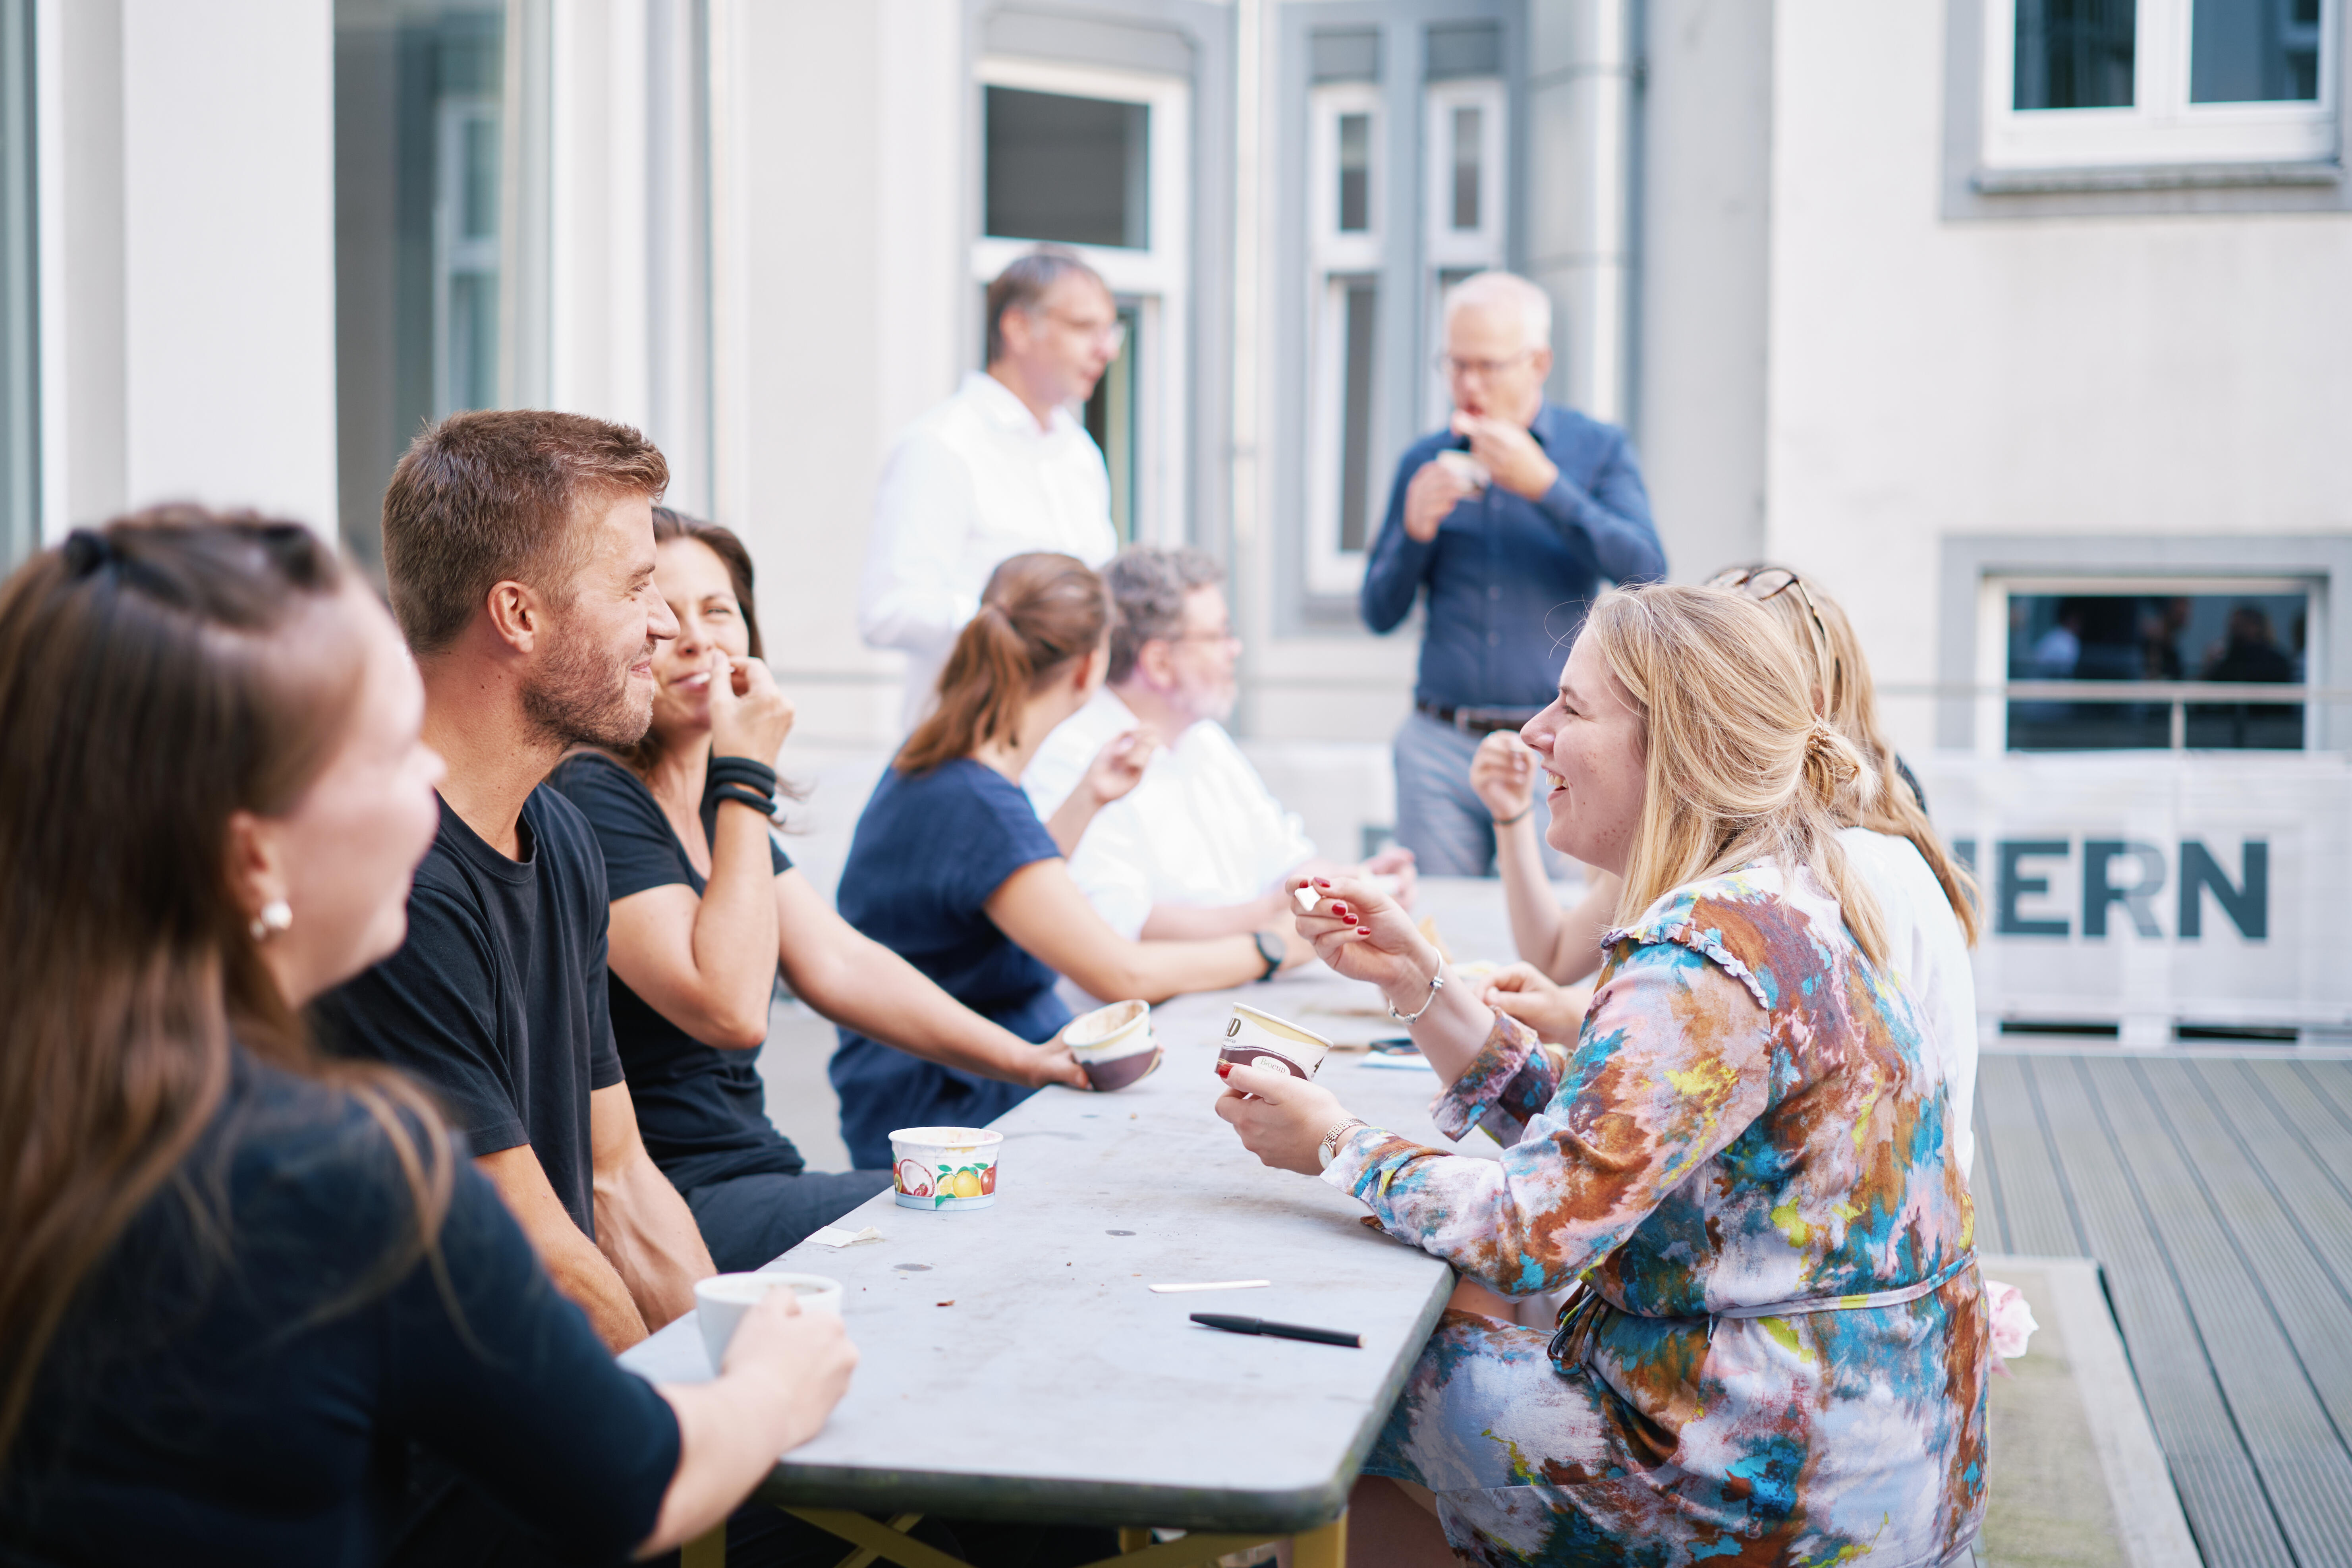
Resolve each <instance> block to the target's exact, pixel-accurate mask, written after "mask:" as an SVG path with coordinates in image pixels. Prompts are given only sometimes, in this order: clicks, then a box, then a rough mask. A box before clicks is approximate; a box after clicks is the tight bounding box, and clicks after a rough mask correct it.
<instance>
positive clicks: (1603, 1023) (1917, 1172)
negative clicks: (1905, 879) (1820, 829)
mask: <svg viewBox="0 0 2352 1568" xmlns="http://www.w3.org/2000/svg"><path fill="white" fill-rule="evenodd" d="M1604 946H1605V949H1606V961H1605V963H1604V965H1603V967H1602V970H1601V981H1600V985H1599V988H1598V990H1597V992H1596V993H1595V994H1594V997H1593V1000H1592V1005H1591V1009H1590V1011H1588V1013H1587V1014H1586V1016H1585V1022H1584V1028H1583V1032H1582V1034H1581V1035H1580V1037H1579V1038H1578V1041H1577V1044H1576V1046H1575V1048H1574V1049H1573V1050H1572V1051H1570V1050H1562V1049H1561V1048H1559V1047H1550V1046H1541V1045H1538V1043H1537V1042H1536V1040H1535V1038H1534V1037H1533V1036H1532V1035H1531V1034H1529V1033H1528V1031H1527V1030H1526V1029H1525V1028H1523V1027H1522V1026H1519V1025H1518V1024H1517V1023H1516V1022H1515V1021H1513V1020H1511V1019H1509V1018H1507V1017H1498V1018H1497V1019H1496V1026H1495V1031H1494V1033H1493V1035H1492V1036H1491V1037H1489V1038H1488V1039H1487V1041H1486V1046H1485V1047H1484V1049H1483V1050H1482V1051H1481V1053H1480V1055H1479V1057H1478V1058H1477V1059H1476V1060H1475V1062H1474V1063H1473V1064H1472V1065H1471V1067H1470V1068H1469V1069H1468V1070H1467V1071H1466V1072H1465V1073H1464V1074H1463V1076H1462V1078H1461V1079H1459V1081H1457V1082H1456V1083H1455V1084H1454V1086H1453V1087H1452V1088H1451V1089H1448V1090H1446V1091H1445V1092H1444V1094H1443V1095H1441V1096H1440V1097H1439V1099H1438V1101H1437V1103H1436V1105H1435V1107H1434V1108H1433V1109H1434V1112H1435V1115H1436V1119H1437V1123H1438V1125H1439V1127H1440V1128H1442V1129H1443V1130H1444V1131H1445V1132H1446V1133H1447V1135H1448V1136H1451V1137H1457V1138H1458V1137H1461V1136H1463V1135H1464V1134H1465V1133H1467V1132H1468V1131H1470V1130H1471V1129H1472V1128H1473V1127H1484V1128H1485V1129H1486V1131H1488V1132H1490V1133H1492V1134H1493V1135H1494V1136H1495V1138H1496V1140H1497V1141H1498V1142H1502V1143H1503V1144H1504V1145H1505V1146H1506V1147H1505V1150H1504V1153H1503V1156H1502V1158H1501V1160H1500V1161H1499V1162H1496V1161H1491V1160H1479V1159H1471V1158H1465V1157H1463V1156H1460V1155H1454V1154H1448V1153H1445V1152H1441V1151H1439V1150H1435V1149H1431V1148H1428V1147H1425V1146H1423V1145H1421V1144H1417V1143H1415V1142H1412V1141H1411V1140H1409V1139H1405V1138H1402V1137H1399V1136H1397V1135H1396V1134H1394V1133H1391V1132H1386V1131H1381V1130H1380V1129H1377V1128H1358V1129H1356V1130H1355V1131H1353V1132H1351V1133H1350V1134H1349V1136H1348V1137H1347V1138H1346V1139H1345V1140H1343V1141H1342V1142H1341V1145H1340V1148H1339V1153H1338V1155H1337V1157H1336V1158H1334V1160H1333V1161H1332V1163H1331V1165H1330V1168H1329V1169H1328V1171H1327V1172H1326V1173H1325V1177H1324V1179H1325V1180H1327V1181H1328V1182H1330V1183H1332V1184H1335V1185H1337V1186H1339V1187H1341V1188H1343V1189H1344V1190H1346V1191H1348V1192H1349V1193H1352V1194H1354V1195H1355V1196H1356V1197H1358V1198H1359V1199H1360V1200H1361V1201H1362V1202H1363V1203H1364V1204H1366V1205H1368V1206H1370V1209H1371V1210H1372V1213H1373V1215H1374V1220H1375V1222H1376V1223H1377V1224H1379V1225H1380V1226H1381V1227H1382V1228H1384V1229H1385V1230H1387V1231H1388V1232H1389V1233H1390V1234H1391V1235H1393V1236H1395V1237H1399V1238H1401V1239H1403V1240H1405V1241H1408V1242H1411V1243H1412V1244H1413V1245H1415V1246H1418V1247H1423V1248H1424V1249H1425V1250H1427V1251H1429V1252H1431V1253H1433V1254H1434V1255H1436V1256H1437V1257H1440V1258H1444V1259H1445V1260H1446V1261H1448V1262H1449V1263H1451V1264H1453V1265H1454V1268H1457V1269H1459V1270H1460V1271H1461V1272H1462V1273H1463V1274H1464V1275H1465V1276H1467V1277H1468V1278H1471V1279H1476V1280H1478V1281H1480V1282H1481V1283H1483V1284H1485V1285H1486V1286H1487V1287H1489V1288H1490V1289H1495V1290H1497V1291H1499V1292H1501V1293H1503V1294H1504V1295H1507V1296H1515V1297H1524V1296H1529V1295H1533V1294H1535V1293H1537V1292H1539V1291H1545V1290H1556V1289H1562V1288H1564V1287H1566V1286H1568V1285H1569V1284H1570V1283H1571V1282H1572V1281H1575V1280H1578V1279H1581V1280H1582V1281H1583V1282H1584V1286H1585V1289H1584V1291H1583V1292H1582V1293H1581V1294H1580V1296H1579V1297H1578V1298H1577V1299H1576V1300H1573V1301H1572V1302H1571V1303H1570V1305H1569V1306H1568V1307H1567V1308H1566V1309H1565V1310H1563V1311H1562V1313H1561V1325H1560V1329H1559V1332H1558V1333H1557V1334H1554V1335H1551V1336H1546V1335H1544V1334H1541V1333H1538V1332H1537V1331H1533V1330H1529V1329H1524V1328H1518V1327H1515V1326H1509V1325H1506V1324H1503V1323H1499V1322H1497V1321H1494V1320H1492V1319H1488V1318H1484V1317H1479V1316H1475V1315H1473V1314H1469V1313H1464V1312H1455V1311H1449V1312H1447V1313H1446V1314H1445V1316H1444V1319H1443V1320H1442V1321H1440V1324H1439V1326H1438V1330H1437V1332H1436V1333H1435V1334H1434V1335H1433V1337H1432V1339H1431V1341H1430V1343H1429V1346H1428V1348H1427V1349H1426V1350H1425V1351H1424V1352H1423V1355H1422V1358H1421V1361H1420V1363H1418V1364H1417V1365H1416V1367H1415V1368H1414V1370H1413V1372H1412V1375H1411V1377H1410V1378H1409V1380H1408V1381H1407V1384H1406V1386H1405V1390H1404V1394H1403V1395H1402V1398H1401V1399H1400V1400H1399V1401H1398V1404H1397V1407H1396V1410H1395V1412H1394V1413H1393V1414H1392V1415H1391V1417H1390V1419H1389V1424H1388V1426H1387V1428H1386V1430H1385V1431H1384V1432H1383V1433H1382V1435H1381V1439H1380V1441H1379V1443H1378V1444H1377V1445H1376V1447H1375V1448H1374V1450H1373V1454H1372V1458H1371V1460H1370V1463H1369V1464H1368V1465H1367V1466H1366V1469H1367V1472H1368V1473H1370V1474H1374V1475H1386V1476H1392V1477H1397V1478H1401V1479H1406V1480H1411V1481H1414V1482H1418V1483H1419V1484H1421V1485H1423V1486H1425V1487H1428V1488H1429V1489H1431V1490H1433V1492H1435V1493H1436V1494H1437V1502H1438V1514H1439V1519H1440V1521H1442V1522H1443V1524H1444V1528H1445V1533H1446V1537H1447V1540H1448V1541H1449V1542H1451V1543H1452V1545H1453V1546H1454V1550H1455V1551H1456V1552H1461V1553H1463V1554H1464V1555H1465V1557H1466V1558H1467V1559H1469V1560H1471V1561H1474V1562H1478V1563H1496V1564H1505V1563H1577V1562H1608V1563H1634V1564H1644V1565H1649V1564H1658V1565H1664V1564H1673V1563H1699V1562H1706V1563H1709V1564H1715V1563H1739V1564H1764V1563H1837V1562H1843V1561H1846V1560H1849V1559H1861V1558H1866V1559H1867V1560H1868V1561H1869V1562H1870V1563H1883V1564H1886V1565H1887V1568H1911V1565H1912V1564H1932V1563H1940V1562H1942V1561H1944V1560H1945V1559H1946V1558H1948V1557H1949V1556H1951V1555H1952V1554H1954V1553H1955V1552H1960V1551H1962V1550H1963V1549H1965V1548H1966V1547H1967V1546H1968V1545H1969V1542H1971V1541H1972V1540H1973V1539H1974V1538H1975V1535H1976V1532H1977V1527H1978V1524H1979V1521H1980V1519H1981V1517H1982V1513H1983V1506H1984V1505H1983V1488H1984V1435H1985V1426H1984V1379H1985V1374H1986V1370H1987V1354H1988V1345H1987V1331H1986V1315H1985V1307H1984V1300H1983V1294H1982V1287H1981V1285H1980V1283H1979V1279H1978V1277H1977V1271H1976V1268H1975V1266H1974V1265H1975V1257H1974V1254H1973V1252H1972V1251H1971V1245H1972V1232H1973V1229H1974V1218H1973V1214H1972V1211H1971V1208H1970V1205H1969V1196H1968V1189H1967V1186H1966V1184H1965V1183H1964V1181H1963V1179H1962V1177H1961V1175H1960V1173H1959V1172H1958V1169H1957V1167H1956V1165H1955V1164H1954V1163H1953V1161H1952V1158H1951V1149H1952V1142H1951V1140H1950V1138H1949V1136H1948V1129H1947V1127H1946V1125H1945V1116H1946V1102H1945V1098H1944V1091H1943V1089H1942V1086H1941V1084H1940V1082H1939V1081H1937V1079H1934V1078H1932V1077H1931V1076H1930V1075H1928V1074H1927V1072H1926V1071H1925V1070H1924V1069H1923V1068H1922V1065H1921V1054H1920V1039H1921V1033H1920V1024H1919V1021H1918V1019H1917V1018H1916V1016H1915V1014H1914V1012H1913V1009H1912V1006H1911V1005H1910V1003H1909V1002H1908V1000H1907V999H1906V997H1905V996H1904V994H1902V993H1901V992H1900V991H1899V990H1897V989H1895V987H1894V985H1893V984H1891V983H1890V982H1888V981H1887V980H1885V979H1884V978H1883V977H1882V976H1881V975H1880V974H1879V973H1878V972H1877V971H1876V970H1875V969H1874V968H1873V966H1872V965H1871V964H1870V963H1869V962H1868V960H1867V959H1866V958H1865V957H1864V954H1863V953H1862V952H1861V950H1860V949H1859V948H1858V947H1856V946H1855V945H1854V942H1853V938H1852V937H1851V935H1849V934H1848V932H1847V931H1846V929H1845V925H1844V922H1843V919H1842V917H1841V915H1840V913H1839V910H1838V907H1837V904H1836V903H1835V901H1834V900H1832V899H1830V898H1829V897H1827V896H1825V895H1824V894H1823V893H1822V891H1821V890H1820V889H1818V888H1817V887H1816V886H1815V885H1814V884H1813V882H1812V881H1811V879H1810V878H1809V877H1807V876H1805V875H1804V874H1803V873H1801V872H1800V873H1798V874H1796V875H1795V876H1793V877H1790V878H1784V877H1783V875H1782V873H1781V872H1780V869H1779V868H1777V867H1775V866H1773V865H1771V864H1769V863H1763V862H1759V863H1757V864H1753V865H1750V866H1748V867H1745V868H1742V869H1740V870H1738V871H1736V872H1733V873H1730V874H1728V875H1726V876H1723V877H1720V878H1717V879H1711V880H1708V881H1705V882H1700V883H1696V884H1693V885H1691V886H1688V887H1685V888H1682V889H1677V890H1676V891H1675V892H1672V893H1669V894H1668V895H1666V896H1665V897H1664V898H1663V899H1661V900H1659V901H1658V902H1657V903H1656V904H1655V905H1654V906H1652V908H1651V909H1650V910H1648V911H1647V913H1645V914H1644V915H1643V918H1642V919H1641V920H1640V921H1638V922H1636V923H1635V924H1634V925H1633V926H1631V927H1629V928H1626V929H1624V930H1621V931H1612V932H1610V933H1609V935H1608V937H1607V939H1606V940H1605V942H1604Z"/></svg>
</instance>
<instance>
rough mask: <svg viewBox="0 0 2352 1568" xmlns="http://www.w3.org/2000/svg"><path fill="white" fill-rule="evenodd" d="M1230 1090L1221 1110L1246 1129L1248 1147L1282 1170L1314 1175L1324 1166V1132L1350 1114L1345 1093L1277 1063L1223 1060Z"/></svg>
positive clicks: (1219, 1071)
mask: <svg viewBox="0 0 2352 1568" xmlns="http://www.w3.org/2000/svg"><path fill="white" fill-rule="evenodd" d="M1217 1074H1218V1076H1219V1077H1221V1078H1223V1079H1224V1080H1225V1092H1224V1093H1223V1094H1222V1095H1220V1096H1219V1097H1218V1099H1217V1105H1216V1111H1217V1114H1218V1115H1219V1116H1220V1117H1222V1118H1223V1119H1224V1120H1225V1121H1229V1122H1231V1123H1233V1128H1234V1131H1236V1132H1238V1133H1240V1134H1241V1140H1242V1147H1243V1148H1244V1149H1247V1150H1248V1151H1249V1152H1251V1153H1253V1154H1255V1155H1256V1156H1257V1157H1258V1158H1259V1159H1260V1160H1261V1161H1263V1162H1265V1163H1266V1164H1269V1165H1272V1166H1273V1167H1274V1168H1275V1169H1276V1170H1278V1171H1297V1172H1298V1173H1300V1174H1301V1175H1307V1176H1312V1175H1314V1174H1316V1173H1318V1172H1319V1171H1321V1170H1322V1168H1323V1163H1322V1161H1321V1159H1320V1158H1319V1157H1318V1156H1319V1155H1320V1153H1321V1151H1322V1144H1323V1135H1324V1134H1325V1133H1327V1132H1328V1131H1331V1129H1332V1128H1334V1127H1336V1126H1338V1125H1339V1123H1340V1122H1342V1121H1346V1120H1347V1119H1348V1111H1347V1108H1346V1107H1345V1106H1343V1105H1341V1104H1340V1103H1339V1096H1337V1095H1335V1094H1333V1093H1332V1092H1331V1091H1330V1090H1329V1089H1325V1088H1323V1087H1322V1086H1321V1085H1320V1084H1316V1083H1309V1082H1308V1081H1307V1080H1306V1079H1300V1078H1296V1077H1293V1076H1292V1075H1291V1074H1289V1073H1286V1072H1282V1071H1279V1070H1277V1069H1276V1068H1253V1067H1241V1066H1238V1065H1236V1064H1234V1063H1232V1062H1219V1063H1218V1064H1217Z"/></svg>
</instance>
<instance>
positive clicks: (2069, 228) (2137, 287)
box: [1766, 0, 2352, 749]
mask: <svg viewBox="0 0 2352 1568" xmlns="http://www.w3.org/2000/svg"><path fill="white" fill-rule="evenodd" d="M1943 47H1944V23H1943V16H1942V14H1941V10H1940V8H1939V7H1936V6H1931V5H1884V4H1877V3H1874V0H1807V3H1806V4H1803V5H1781V6H1780V7H1779V8H1778V35H1777V41H1776V59H1775V90H1774V95H1773V106H1774V113H1773V132H1772V142H1773V146H1772V167H1773V188H1772V245H1771V310H1770V365H1769V375H1768V387H1769V395H1768V410H1769V412H1768V420H1769V430H1768V437H1767V446H1766V449H1767V462H1768V470H1769V477H1768V480H1767V487H1768V488H1767V495H1768V500H1767V524H1766V526H1767V547H1768V551H1769V554H1771V555H1772V556H1773V557H1774V558H1775V559H1780V560H1785V561H1788V562H1790V563H1792V564H1794V565H1796V566H1798V567H1800V568H1802V569H1804V570H1806V571H1808V572H1810V573H1812V574H1816V575H1818V576H1819V577H1820V579H1821V580H1822V581H1823V582H1824V583H1826V584H1829V585H1830V586H1831V588H1832V591H1834V592H1835V593H1836V594H1837V595H1838V596H1839V598H1840V599H1841V600H1842V601H1843V604H1844V605H1846V607H1847V609H1848V610H1849V611H1850V612H1852V614H1853V617H1854V620H1855V622H1856V623H1857V626H1858V627H1859V629H1860V631H1861V634H1862V636H1863V638H1864V641H1865V643H1866V644H1867V646H1868V647H1869V648H1870V650H1871V655H1872V659H1873V662H1874V665H1875V667H1876V670H1877V673H1878V676H1879V679H1881V680H1882V681H1886V680H1894V681H1926V680H1928V679H1932V678H1933V677H1934V675H1935V674H1936V670H1935V648H1936V645H1937V625H1936V611H1935V602H1936V600H1935V584H1936V574H1937V559H1938V556H1937V552H1938V542H1939V540H1940V539H1941V538H1942V537H1943V536H1944V535H1946V534H1948V533H2012V534H2014V533H2035V532H2045V531H2046V532H2053V533H2060V532H2063V533H2112V534H2116V535H2147V534H2188V533H2199V534H2215V533H2222V534H2228V533H2247V534H2252V533H2264V534H2282V533H2307V532H2321V531H2330V532H2344V531H2352V438H2347V431H2352V287H2347V280H2348V279H2352V216H2347V215H2298V216H2231V217H2214V216H2179V217H2171V216H2157V217H2147V216H2135V217H2105V218H2035V219H2026V220H2008V221H1986V222H1946V221H1944V220H1942V219H1941V218H1940V217H1939V216H1938V212H1937V202H1938V189H1939V181H1940V177H1941V176H1940V159H1941V137H1942V132H1943V120H1942V116H1943V81H1944V59H1943ZM1895 718H1896V720H1897V721H1898V723H1899V724H1901V725H1902V727H1903V731H1904V732H1903V733H1902V734H1901V735H1900V736H1898V740H1899V741H1900V742H1901V743H1904V744H1906V745H1911V746H1915V747H1918V748H1921V749H1924V748H1925V747H1926V746H1927V745H1928V744H1929V741H1930V736H1929V731H1928V729H1927V711H1926V709H1925V706H1924V705H1921V704H1909V705H1904V706H1899V707H1897V709H1896V710H1895Z"/></svg>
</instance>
